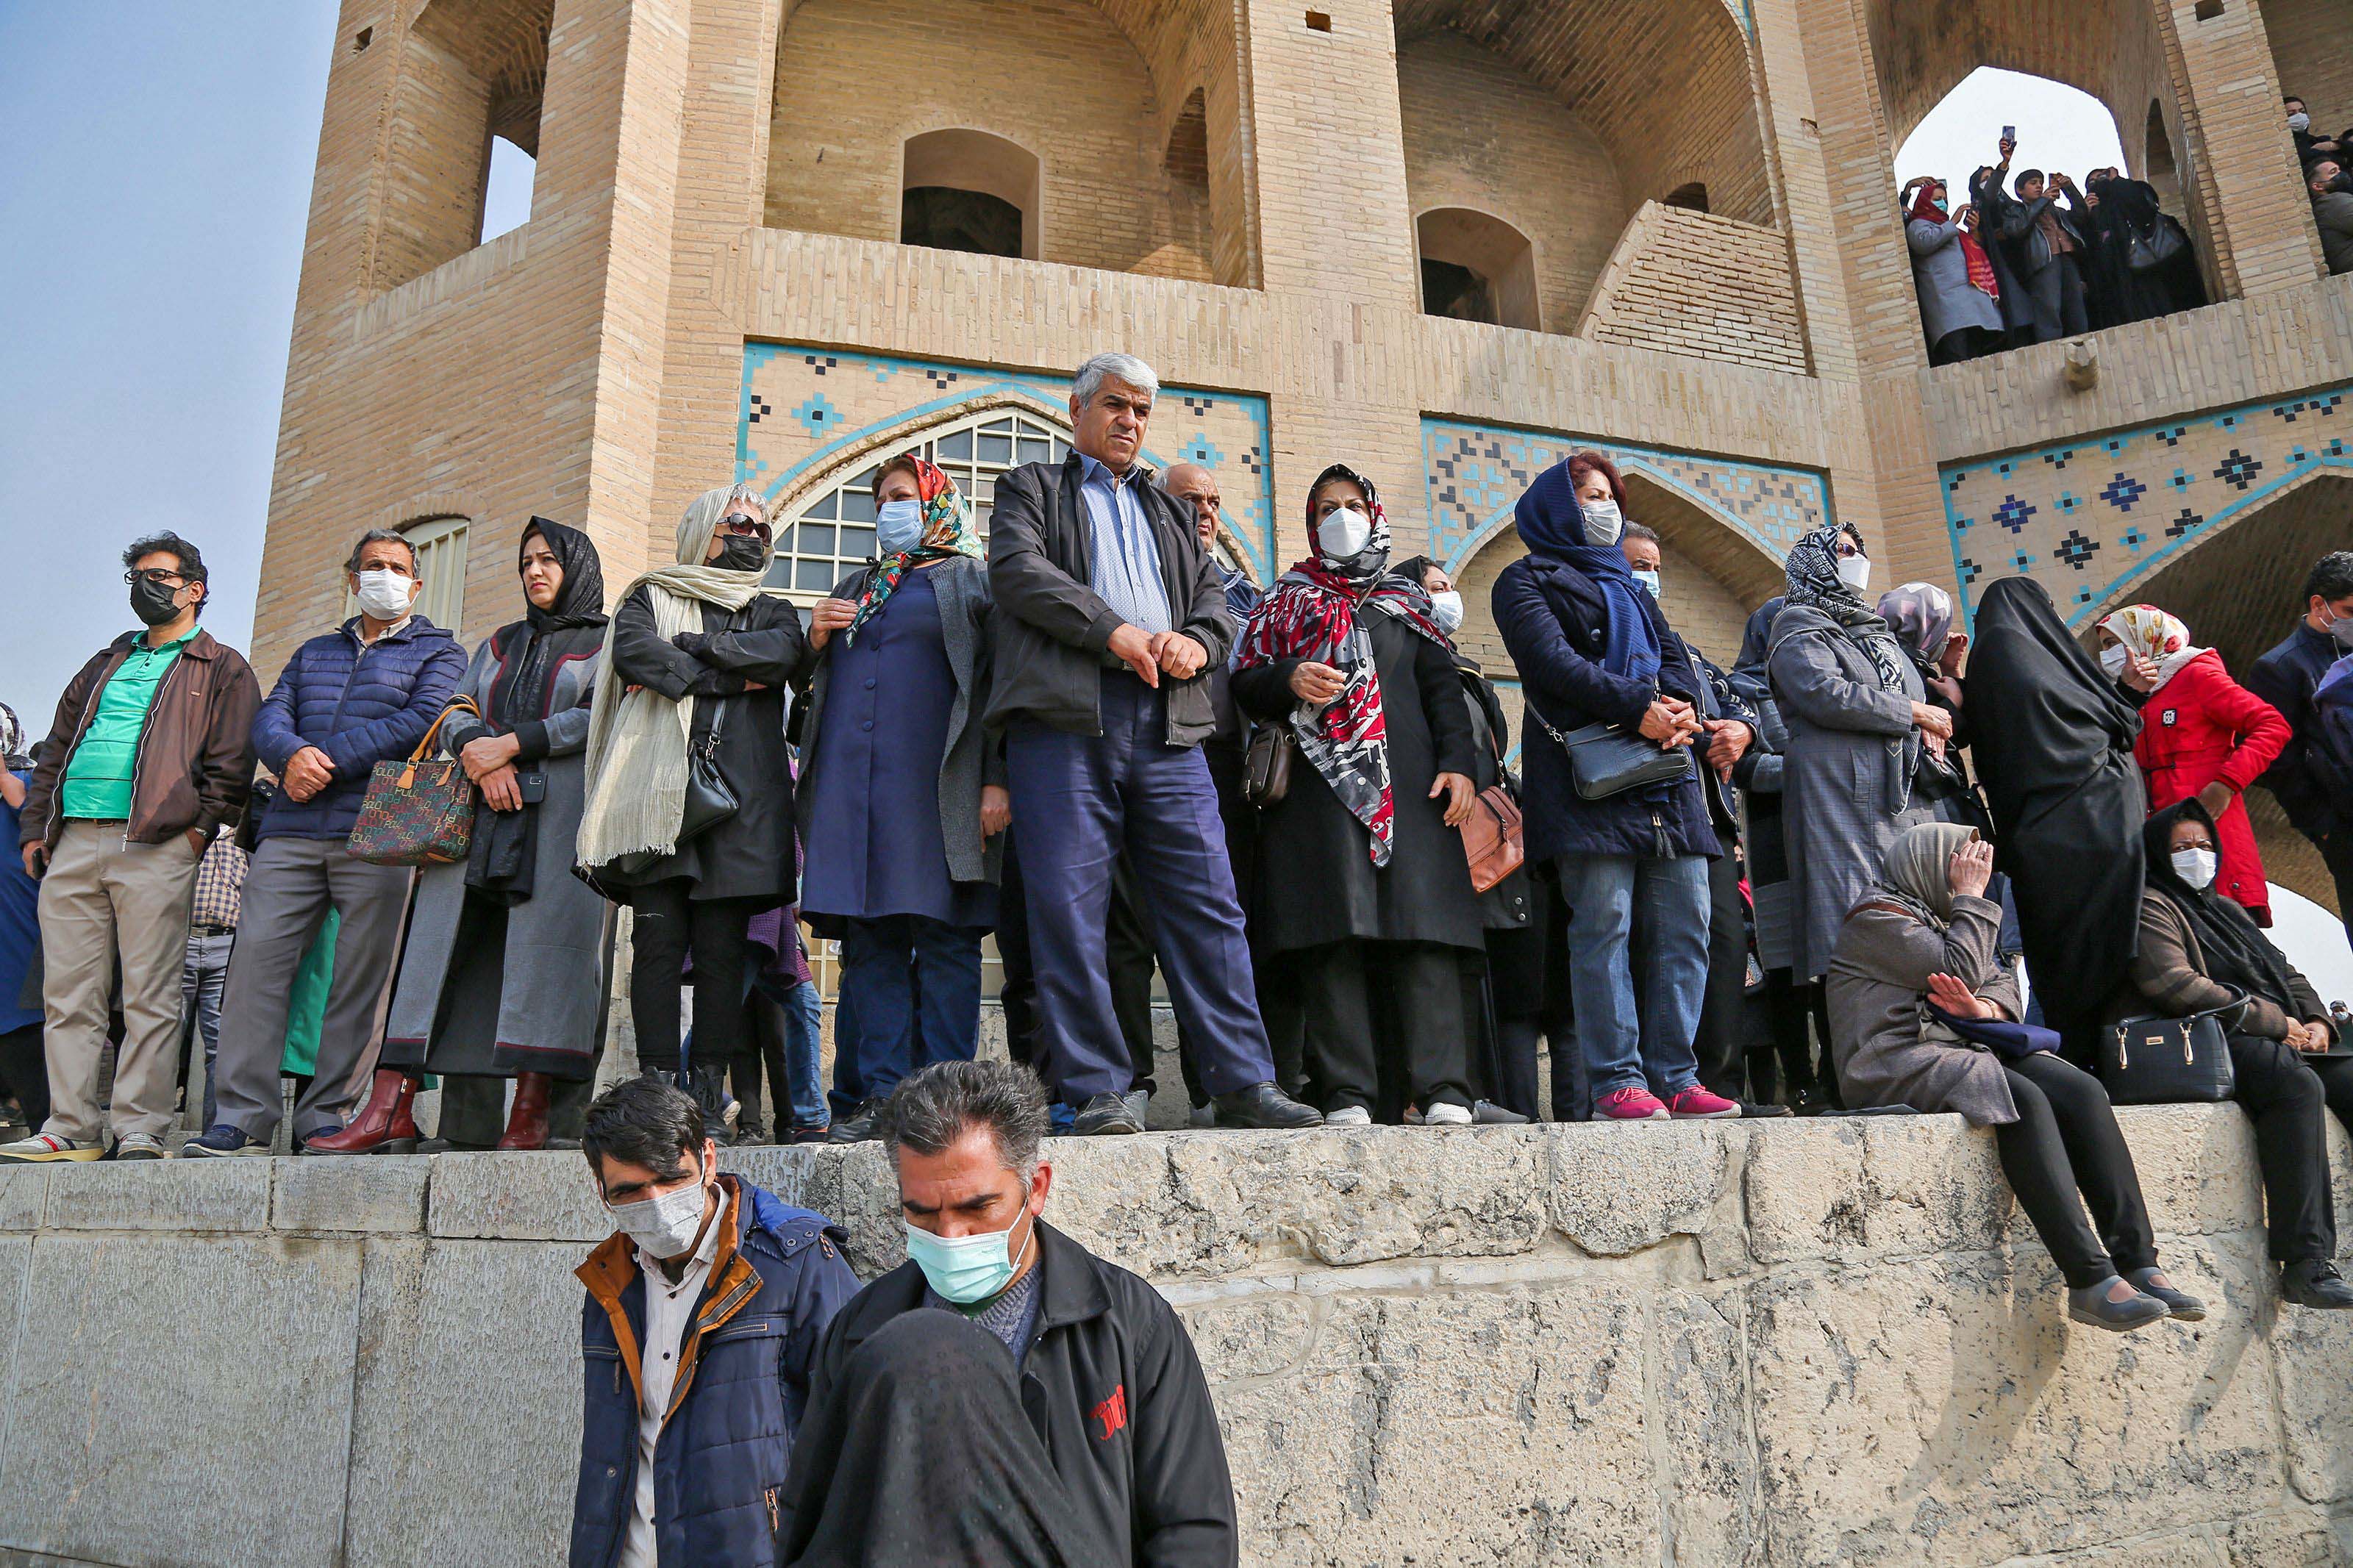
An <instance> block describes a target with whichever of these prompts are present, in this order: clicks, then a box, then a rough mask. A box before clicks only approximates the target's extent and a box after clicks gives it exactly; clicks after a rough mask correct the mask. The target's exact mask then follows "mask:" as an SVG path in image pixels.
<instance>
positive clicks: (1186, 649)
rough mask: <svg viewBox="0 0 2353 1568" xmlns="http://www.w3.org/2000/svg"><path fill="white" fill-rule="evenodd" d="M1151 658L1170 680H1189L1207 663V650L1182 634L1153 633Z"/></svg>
mask: <svg viewBox="0 0 2353 1568" xmlns="http://www.w3.org/2000/svg"><path fill="white" fill-rule="evenodd" d="M1151 647H1152V657H1153V658H1154V659H1155V661H1156V662H1157V663H1158V664H1159V666H1160V668H1161V670H1162V672H1163V673H1165V674H1166V676H1167V677H1168V679H1171V680H1190V679H1193V678H1194V677H1195V676H1197V675H1198V674H1200V673H1201V667H1202V666H1203V665H1205V664H1207V663H1208V662H1209V650H1208V648H1205V647H1202V646H1201V645H1200V643H1199V642H1198V641H1196V640H1195V639H1194V638H1192V637H1188V636H1187V635H1186V634H1185V633H1183V632H1155V633H1154V634H1153V637H1152V644H1151Z"/></svg>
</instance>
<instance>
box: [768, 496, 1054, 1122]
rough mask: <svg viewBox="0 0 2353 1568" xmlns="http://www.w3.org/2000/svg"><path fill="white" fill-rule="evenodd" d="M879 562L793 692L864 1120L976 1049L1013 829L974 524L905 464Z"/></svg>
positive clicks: (818, 910) (807, 904)
mask: <svg viewBox="0 0 2353 1568" xmlns="http://www.w3.org/2000/svg"><path fill="white" fill-rule="evenodd" d="M873 488H874V500H875V540H876V544H877V549H878V554H877V557H876V559H875V560H874V561H873V562H871V563H868V564H866V565H863V566H860V568H859V569H858V570H856V571H855V572H852V573H851V574H849V576H847V577H845V578H843V579H842V580H841V581H840V582H839V583H838V584H835V585H834V589H833V592H832V594H831V595H829V596H828V597H827V598H826V599H824V600H823V601H821V602H820V603H819V604H818V606H817V609H816V612H815V614H814V616H813V617H812V620H811V625H810V628H809V648H808V652H807V656H806V657H805V658H804V659H803V661H802V665H801V674H800V677H799V679H800V681H801V683H802V684H803V685H805V687H806V689H807V693H808V696H807V701H806V702H805V703H804V705H803V707H802V710H801V712H800V714H799V715H798V722H799V724H800V726H801V731H800V743H801V755H802V758H803V766H802V772H801V781H800V793H799V818H800V831H801V842H802V845H803V846H804V847H805V850H806V854H807V871H806V874H805V876H804V877H803V879H802V889H801V910H802V912H803V913H804V914H805V915H806V916H807V918H808V920H809V922H810V925H811V927H812V929H814V930H816V931H818V932H819V933H820V934H822V935H825V936H831V937H839V939H840V942H841V963H842V973H841V993H842V997H843V1000H844V1001H845V1002H846V1003H847V1004H848V1006H847V1008H846V1009H845V1011H846V1013H847V1014H848V1015H849V1016H852V1017H853V1018H854V1019H855V1021H856V1029H855V1032H854V1035H853V1036H852V1037H849V1038H843V1039H839V1040H837V1042H836V1050H835V1055H834V1076H835V1082H836V1084H837V1086H838V1088H839V1089H840V1091H841V1093H842V1096H843V1098H844V1099H846V1100H848V1101H849V1103H850V1104H851V1105H852V1106H853V1107H855V1111H854V1114H866V1113H868V1112H870V1111H871V1110H872V1109H873V1108H874V1107H876V1106H878V1105H879V1104H880V1103H881V1101H882V1100H886V1099H888V1098H889V1097H890V1094H891V1091H892V1089H896V1088H897V1087H898V1085H899V1080H900V1079H902V1078H904V1077H906V1076H907V1074H908V1073H910V1072H913V1070H914V1069H915V1068H919V1067H923V1066H924V1065H925V1064H927V1063H930V1062H942V1061H970V1060H971V1059H972V1057H973V1052H974V1050H975V1048H976V1047H977V1045H978V1043H979V1037H980V939H981V938H982V936H984V935H985V934H987V931H988V928H989V927H991V926H993V925H995V924H996V923H997V875H998V868H999V865H1000V862H1001V858H1002V855H1003V839H1002V838H1001V837H999V836H1000V835H1001V834H1003V832H1004V831H1005V825H1006V823H1007V821H1008V819H1009V818H1010V816H1011V809H1012V808H1011V802H1010V797H1009V796H1008V795H1007V794H1006V790H1005V761H1004V755H1003V752H1002V750H1001V749H1000V748H999V747H997V745H995V744H993V743H992V742H991V741H990V739H989V737H988V736H987V734H986V733H985V732H984V731H983V730H982V727H981V722H980V716H981V714H982V713H983V712H984V711H985V710H987V706H988V680H989V642H988V609H989V595H988V565H987V561H986V560H985V559H984V558H983V552H982V550H981V543H980V535H979V533H978V532H977V531H976V530H975V529H974V527H973V523H972V509H971V508H970V507H969V506H968V505H967V504H966V503H965V498H964V495H963V493H962V492H961V491H959V490H958V489H956V487H955V483H954V481H952V480H950V479H949V478H948V477H947V475H945V474H944V473H942V472H941V471H940V470H939V469H938V468H935V467H934V466H933V465H932V464H930V463H928V462H926V461H924V460H923V458H921V457H920V456H918V455H917V454H915V453H913V452H906V453H902V454H901V455H900V456H898V457H896V458H891V459H890V460H889V461H888V462H886V463H884V464H883V465H882V467H881V468H880V469H878V470H877V471H876V473H875V475H874V487H873Z"/></svg>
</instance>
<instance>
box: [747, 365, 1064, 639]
mask: <svg viewBox="0 0 2353 1568" xmlns="http://www.w3.org/2000/svg"><path fill="white" fill-rule="evenodd" d="M908 445H910V446H912V447H913V448H914V450H916V451H917V452H920V453H921V454H923V457H925V458H929V459H930V460H931V461H933V462H934V463H936V464H938V465H939V466H940V468H941V470H942V471H943V472H944V473H945V474H946V475H947V476H948V478H950V479H954V480H955V482H956V488H957V489H961V490H963V491H964V493H965V497H966V498H967V499H968V500H971V502H972V510H973V521H974V524H975V525H976V527H977V528H978V529H979V531H980V536H981V537H982V538H983V539H987V537H988V519H989V513H990V511H991V510H993V508H994V505H995V499H996V489H997V475H999V474H1001V473H1003V472H1004V471H1005V470H1006V469H1008V468H1012V467H1014V466H1015V465H1017V464H1020V463H1059V462H1060V461H1061V460H1062V459H1063V458H1067V457H1069V456H1070V454H1071V433H1070V432H1069V431H1068V430H1067V429H1064V428H1063V427H1062V426H1060V425H1057V424H1055V423H1053V422H1052V421H1050V420H1048V419H1046V418H1044V417H1042V416H1039V415H1036V414H1032V413H1030V412H1029V411H1028V410H1026V409H1016V408H992V409H990V410H988V411H987V412H986V413H982V414H976V415H972V416H969V417H967V418H964V419H958V420H955V421H954V422H952V423H950V424H946V425H942V426H936V427H935V428H933V429H930V430H926V431H924V432H923V437H922V439H920V440H917V441H913V442H911V443H909V444H908ZM907 449H908V447H907V446H897V445H894V446H891V447H880V448H877V449H876V450H875V451H873V452H871V453H869V454H868V457H869V458H871V461H868V462H864V463H861V464H860V466H859V468H858V470H857V471H856V472H855V473H852V474H849V475H848V476H846V477H845V478H842V479H839V480H837V481H835V482H834V483H831V484H828V485H826V486H824V487H823V488H821V489H818V490H817V491H816V492H815V493H814V494H813V495H811V496H810V497H809V498H808V499H807V500H806V501H805V502H804V503H803V504H802V505H801V506H800V507H799V508H797V510H795V511H794V512H793V513H792V514H791V516H790V517H789V519H788V520H787V521H786V522H785V524H784V526H783V528H782V530H781V531H779V532H778V533H777V535H776V564H775V565H773V566H771V567H770V568H769V569H768V581H769V582H770V583H772V584H775V585H776V586H777V587H779V588H789V589H791V590H792V592H793V594H794V595H795V596H796V597H802V596H806V597H807V599H809V600H811V601H814V600H817V599H820V598H823V597H824V596H825V595H826V592H827V591H828V589H830V588H831V587H832V586H833V585H834V584H836V583H839V581H841V579H842V578H844V577H846V576H848V575H849V574H850V572H851V571H853V570H854V569H855V568H856V567H857V566H858V564H859V563H860V562H862V561H871V560H872V559H873V556H874V476H875V473H876V471H877V470H878V469H880V468H881V466H882V465H883V464H884V463H886V462H888V461H890V460H891V459H892V458H895V457H897V456H898V455H899V454H900V453H901V452H903V451H906V450H907Z"/></svg>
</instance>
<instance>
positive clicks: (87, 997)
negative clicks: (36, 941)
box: [40, 818, 202, 1142]
mask: <svg viewBox="0 0 2353 1568" xmlns="http://www.w3.org/2000/svg"><path fill="white" fill-rule="evenodd" d="M200 858H202V857H201V854H200V852H199V851H198V850H197V848H196V847H195V845H193V844H191V843H189V842H188V838H187V835H185V834H184V833H175V834H174V835H173V836H172V837H169V838H167V839H165V840H164V842H163V843H161V844H132V843H127V842H125V841H124V839H123V825H122V824H121V823H120V822H90V821H87V820H83V819H80V818H75V819H73V820H70V821H69V822H68V823H67V824H66V825H65V831H64V832H63V833H61V834H59V835H58V843H57V848H56V850H55V851H54V853H52V854H51V856H50V858H49V867H48V870H47V873H46V874H45V875H44V876H43V877H42V878H41V902H40V911H41V961H42V983H41V1006H42V1011H43V1013H44V1014H45V1015H46V1018H45V1022H46V1024H47V1032H48V1040H47V1050H48V1067H49V1120H48V1121H47V1123H46V1124H45V1125H44V1126H43V1128H42V1131H45V1132H53V1133H55V1134H57V1135H58V1137H60V1138H72V1139H76V1140H78V1141H80V1142H89V1141H90V1140H92V1139H95V1138H97V1137H98V1136H99V1135H100V1131H101V1130H102V1128H103V1127H104V1126H105V1122H104V1121H100V1110H99V1105H98V1068H99V1061H100V1057H101V1056H102V1055H103V1054H104V1052H105V1050H106V1026H107V1014H108V1005H107V1004H108V1002H109V1000H110V999H111V995H112V994H113V989H114V965H115V962H116V961H117V960H118V959H119V960H121V964H122V1048H121V1051H120V1052H119V1053H118V1054H117V1056H116V1058H115V1064H114V1099H113V1105H112V1108H111V1118H110V1120H111V1121H112V1122H113V1125H114V1135H115V1136H116V1137H117V1138H120V1137H121V1136H122V1135H123V1134H124V1133H126V1132H144V1133H147V1134H148V1135H149V1136H151V1137H155V1138H161V1137H162V1136H164V1132H165V1131H167V1130H169V1129H170V1127H171V1125H172V1104H173V1101H174V1100H175V1099H176V1098H177V1096H178V1088H179V1079H178V1068H179V1046H180V971H181V968H182V966H183V963H184V961H185V957H186V954H187V944H188V910H189V908H190V906H191V905H192V904H193V903H194V902H195V892H196V862H197V861H198V860H199V859H200Z"/></svg>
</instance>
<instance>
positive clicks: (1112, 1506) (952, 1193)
mask: <svg viewBox="0 0 2353 1568" xmlns="http://www.w3.org/2000/svg"><path fill="white" fill-rule="evenodd" d="M1046 1129H1047V1116H1046V1097H1045V1090H1044V1087H1043V1086H1042V1085H1041V1084H1039V1081H1038V1080H1037V1079H1036V1078H1035V1077H1034V1076H1032V1075H1031V1073H1030V1072H1029V1069H1028V1068H1021V1067H1016V1066H1014V1065H1013V1064H1011V1063H1009V1062H980V1061H975V1062H939V1063H935V1064H934V1065H933V1066H930V1067H927V1068H923V1069H922V1070H921V1071H919V1072H917V1073H915V1074H913V1076H911V1077H909V1078H908V1079H905V1080H904V1081H903V1082H902V1083H901V1084H900V1085H899V1088H898V1089H897V1091H896V1092H894V1093H893V1094H892V1097H891V1100H890V1103H889V1106H888V1108H887V1109H886V1110H885V1111H884V1115H883V1130H884V1137H885V1138H886V1139H887V1140H888V1141H889V1143H890V1147H891V1152H892V1159H893V1161H894V1163H895V1164H896V1165H897V1168H898V1175H899V1202H900V1207H901V1210H902V1215H903V1217H904V1219H905V1222H906V1239H907V1254H908V1258H909V1261H907V1262H906V1263H903V1264H902V1265H901V1266H900V1267H898V1268H894V1269H892V1271H891V1272H890V1273H888V1274H885V1275H883V1276H882V1277H881V1279H877V1280H875V1281H874V1282H873V1283H872V1284H871V1285H869V1286H868V1287H867V1288H866V1289H863V1290H861V1291H860V1292H859V1293H858V1295H857V1296H856V1297H855V1298H854V1299H852V1300H851V1301H850V1302H849V1305H848V1306H846V1307H844V1308H842V1309H841V1311H840V1312H839V1315H838V1316H836V1317H835V1319H834V1320H833V1323H832V1326H831V1327H830V1328H829V1329H828V1331H827V1332H826V1338H825V1343H824V1345H823V1347H822V1348H821V1349H820V1350H819V1351H818V1358H817V1370H816V1372H815V1373H814V1374H813V1375H812V1377H811V1380H810V1386H809V1400H808V1406H807V1414H806V1415H805V1417H804V1419H803V1422H802V1426H801V1433H800V1438H799V1442H798V1444H797V1447H796V1448H795V1450H794V1455H793V1478H792V1482H791V1484H790V1485H789V1486H788V1487H787V1488H786V1495H787V1500H788V1501H789V1503H790V1506H791V1511H790V1513H789V1514H787V1515H786V1516H784V1518H783V1519H782V1521H781V1523H780V1527H779V1529H778V1531H777V1537H776V1561H777V1562H778V1563H789V1564H796V1565H798V1568H820V1565H823V1568H833V1565H836V1564H839V1565H841V1568H848V1565H849V1564H853V1563H856V1564H864V1563H959V1564H965V1565H969V1568H1029V1565H1031V1564H1037V1565H1039V1568H1044V1565H1046V1564H1070V1563H1086V1564H1090V1565H1094V1564H1138V1565H1141V1568H1232V1565H1233V1564H1234V1563H1235V1562H1236V1561H1237V1560H1238V1556H1239V1548H1238V1545H1237V1537H1236V1531H1235V1525H1234V1494H1233V1481H1232V1479H1231V1477H1230V1475H1229V1472H1228V1470H1227V1467H1226V1449H1225V1442H1224V1439H1223V1438H1222V1437H1221V1436H1219V1431H1218V1413H1217V1409H1216V1406H1215V1405H1212V1404H1211V1402H1210V1399H1209V1386H1208V1380H1207V1379H1206V1378H1205V1377H1204V1376H1203V1375H1202V1373H1201V1363H1200V1361H1199V1360H1198V1357H1196V1356H1195V1354H1194V1352H1193V1342H1192V1340H1191V1338H1190V1337H1189V1336H1188V1335H1187V1333H1186V1331H1185V1325H1184V1324H1183V1323H1182V1322H1181V1321H1178V1319H1177V1317H1176V1313H1175V1311H1173V1310H1171V1309H1170V1308H1169V1305H1168V1303H1167V1302H1166V1300H1162V1298H1161V1296H1160V1293H1159V1292H1158V1291H1156V1290H1155V1289H1153V1288H1152V1287H1151V1286H1150V1285H1148V1284H1146V1283H1145V1281H1144V1280H1142V1279H1138V1278H1137V1277H1136V1276H1135V1275H1134V1274H1131V1273H1129V1272H1128V1271H1127V1270H1126V1269H1124V1268H1120V1267H1119V1266H1118V1265H1116V1264H1113V1263H1107V1262H1105V1261H1104V1260H1103V1259H1102V1258H1097V1257H1095V1256H1094V1255H1093V1254H1092V1253H1091V1252H1089V1251H1088V1250H1087V1249H1086V1248H1084V1247H1081V1246H1080V1245H1079V1244H1078V1243H1077V1242H1075V1241H1073V1240H1071V1238H1070V1237H1066V1236H1064V1235H1063V1234H1062V1233H1061V1232H1060V1231H1058V1230H1056V1229H1055V1228H1054V1227H1053V1226H1050V1225H1048V1224H1047V1223H1046V1222H1045V1220H1044V1219H1043V1218H1042V1217H1040V1216H1041V1215H1043V1213H1044V1211H1045V1207H1046V1200H1047V1196H1048V1194H1050V1192H1051V1191H1052V1188H1053V1184H1054V1172H1053V1167H1052V1166H1051V1165H1050V1164H1049V1163H1047V1162H1046V1161H1045V1159H1044V1158H1043V1157H1042V1155H1041V1154H1040V1152H1039V1140H1040V1139H1041V1138H1042V1137H1043V1136H1044V1135H1045V1132H1046ZM976 1521H986V1528H985V1529H984V1528H981V1527H980V1526H978V1525H977V1524H976Z"/></svg>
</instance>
